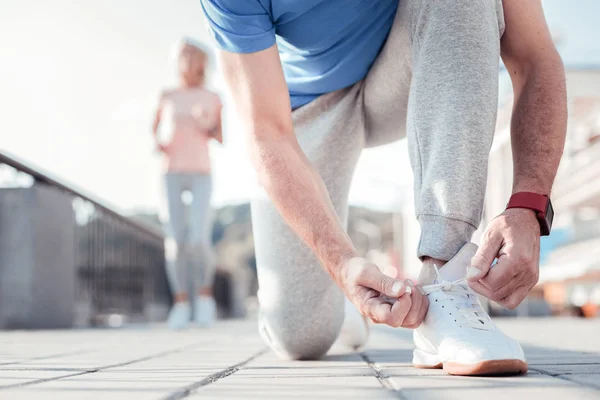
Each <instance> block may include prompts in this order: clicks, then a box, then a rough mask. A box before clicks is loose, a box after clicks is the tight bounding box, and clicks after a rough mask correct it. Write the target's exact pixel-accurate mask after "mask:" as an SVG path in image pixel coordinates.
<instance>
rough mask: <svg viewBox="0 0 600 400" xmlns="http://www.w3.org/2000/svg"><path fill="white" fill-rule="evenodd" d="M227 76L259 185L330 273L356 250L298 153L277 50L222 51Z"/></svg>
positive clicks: (322, 187) (320, 183)
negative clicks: (239, 52)
mask: <svg viewBox="0 0 600 400" xmlns="http://www.w3.org/2000/svg"><path fill="white" fill-rule="evenodd" d="M220 60H221V64H222V68H223V74H224V76H225V79H226V81H227V83H228V86H229V88H230V89H231V91H232V96H233V98H234V99H235V105H236V107H237V110H236V111H237V113H238V115H239V117H240V119H241V122H242V124H241V125H242V126H244V127H245V129H246V131H247V132H245V137H246V139H247V140H248V144H249V149H250V156H251V161H252V164H253V165H254V168H255V169H256V172H257V174H258V179H259V181H260V184H261V185H262V186H263V187H264V188H265V190H266V191H267V193H268V195H269V196H270V198H271V200H272V201H273V203H274V204H275V206H276V207H277V209H278V210H279V212H280V214H281V215H282V217H283V218H284V219H285V221H286V222H287V223H288V224H289V225H290V226H291V227H292V229H293V230H294V231H296V233H297V234H298V235H299V236H300V237H301V238H302V239H303V240H304V241H305V242H306V243H307V244H308V245H309V246H310V248H311V249H313V250H314V252H315V254H316V255H317V257H318V258H319V260H320V261H321V262H322V264H323V265H324V266H325V267H326V268H327V270H328V271H329V272H330V273H332V274H333V273H334V272H335V269H337V268H338V267H339V266H340V265H342V264H343V263H344V262H345V261H346V260H348V259H350V258H352V257H354V256H356V255H357V254H356V250H355V249H354V246H353V245H352V243H351V241H350V238H349V237H348V235H347V234H346V232H345V231H344V229H343V227H342V225H341V223H340V221H339V219H338V217H337V214H336V213H335V211H334V209H333V206H332V204H331V200H330V199H329V194H328V192H327V189H326V188H325V185H324V184H323V181H322V180H321V177H320V176H319V174H318V173H317V171H316V170H315V169H314V167H313V166H312V165H311V164H310V162H309V161H308V159H307V158H306V156H305V155H304V152H303V151H302V150H301V149H300V146H299V144H298V141H297V139H296V136H295V134H294V129H293V126H292V114H291V105H290V100H289V94H288V90H287V85H286V83H285V79H284V76H283V71H282V68H281V62H280V60H279V53H278V51H277V47H276V46H272V47H270V48H268V49H266V50H263V51H260V52H257V53H251V54H234V53H228V52H220Z"/></svg>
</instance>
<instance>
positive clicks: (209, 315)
mask: <svg viewBox="0 0 600 400" xmlns="http://www.w3.org/2000/svg"><path fill="white" fill-rule="evenodd" d="M194 306H195V309H194V322H196V324H198V325H199V326H202V327H204V328H208V327H210V326H212V324H213V323H214V322H215V319H217V303H216V302H215V299H214V298H212V297H210V296H198V297H196V303H195V304H194Z"/></svg>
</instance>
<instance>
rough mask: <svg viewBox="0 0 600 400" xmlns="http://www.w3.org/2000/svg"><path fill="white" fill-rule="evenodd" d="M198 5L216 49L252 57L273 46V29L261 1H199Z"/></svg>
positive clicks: (269, 17)
mask: <svg viewBox="0 0 600 400" xmlns="http://www.w3.org/2000/svg"><path fill="white" fill-rule="evenodd" d="M262 1H263V2H264V0H262ZM200 3H201V4H202V9H203V10H204V14H205V15H206V19H207V20H208V24H209V31H210V33H211V34H212V36H213V38H214V39H215V42H216V44H217V46H218V47H219V48H220V49H222V50H225V51H229V52H232V53H255V52H257V51H261V50H264V49H267V48H269V47H271V46H272V45H273V44H274V43H275V25H274V24H273V21H272V19H271V16H270V15H269V13H268V12H267V11H266V9H265V7H264V6H263V4H262V3H261V0H200Z"/></svg>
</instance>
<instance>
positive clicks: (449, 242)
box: [417, 215, 477, 261]
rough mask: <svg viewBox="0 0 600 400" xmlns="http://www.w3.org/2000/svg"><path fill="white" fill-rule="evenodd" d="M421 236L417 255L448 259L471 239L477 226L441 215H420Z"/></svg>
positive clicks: (421, 257)
mask: <svg viewBox="0 0 600 400" xmlns="http://www.w3.org/2000/svg"><path fill="white" fill-rule="evenodd" d="M418 220H419V224H420V225H421V238H420V240H419V247H418V250H417V255H418V257H419V258H420V259H423V257H431V258H435V259H438V260H445V261H448V260H450V259H451V258H452V257H454V256H455V255H456V253H458V251H459V250H460V249H461V248H462V247H463V246H464V245H465V244H467V243H469V242H470V241H471V237H472V236H473V233H474V232H475V231H476V230H477V228H476V227H475V226H473V225H472V224H470V223H468V222H464V221H461V220H459V219H454V218H447V217H442V216H439V215H419V216H418Z"/></svg>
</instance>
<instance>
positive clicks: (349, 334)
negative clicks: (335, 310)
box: [339, 298, 369, 349]
mask: <svg viewBox="0 0 600 400" xmlns="http://www.w3.org/2000/svg"><path fill="white" fill-rule="evenodd" d="M339 339H340V342H341V343H343V344H345V345H346V346H348V347H352V348H353V349H356V348H359V347H362V346H364V345H365V343H367V339H369V323H368V322H367V319H366V318H365V317H364V316H363V315H362V314H361V313H360V312H358V310H357V309H356V307H354V304H352V302H351V301H350V300H348V299H347V298H344V323H343V325H342V329H341V331H340V336H339Z"/></svg>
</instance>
